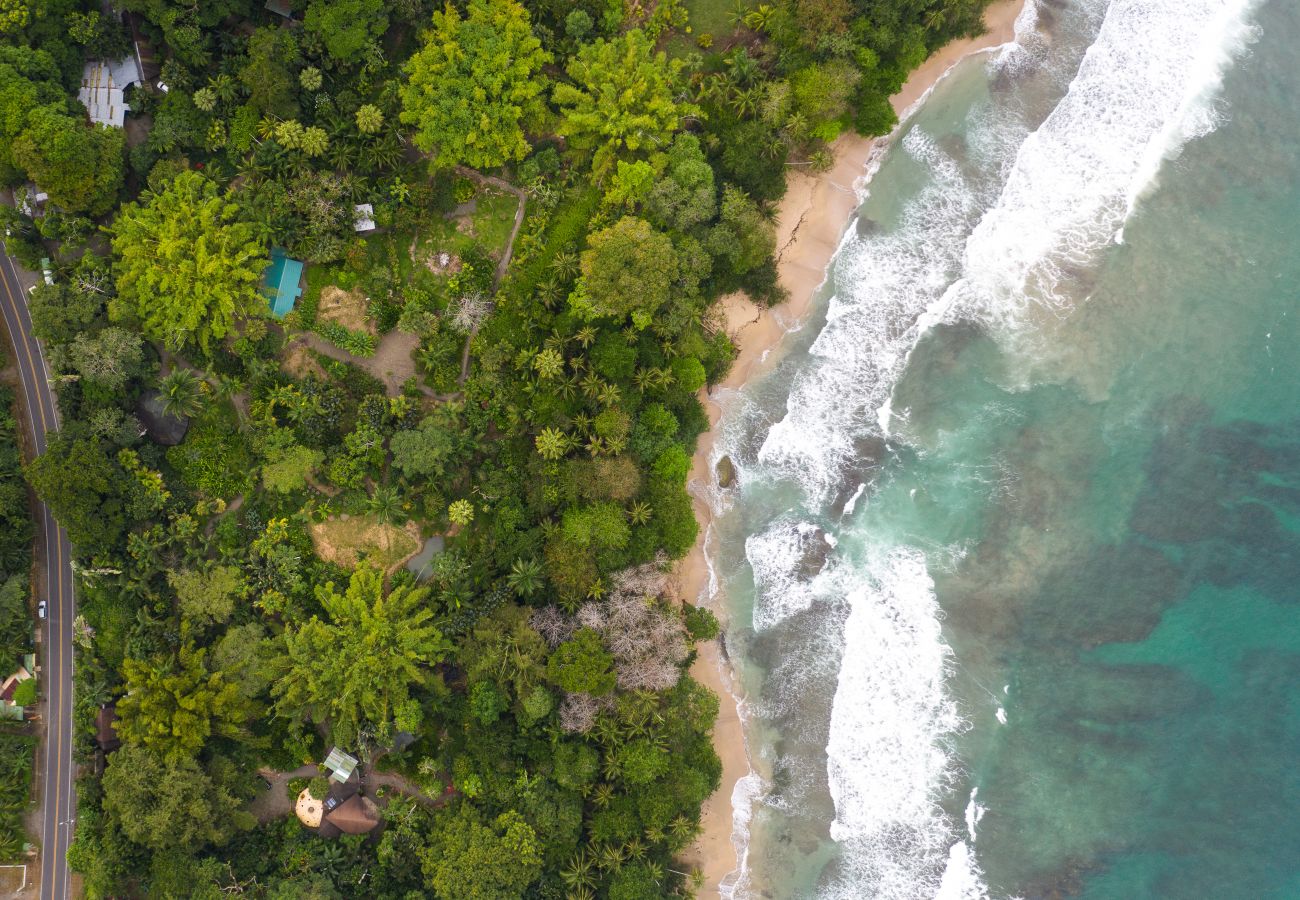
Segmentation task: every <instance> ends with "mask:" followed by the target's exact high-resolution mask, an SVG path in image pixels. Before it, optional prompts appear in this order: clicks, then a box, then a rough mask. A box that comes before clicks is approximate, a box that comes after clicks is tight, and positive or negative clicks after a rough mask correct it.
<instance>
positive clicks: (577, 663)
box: [546, 628, 615, 697]
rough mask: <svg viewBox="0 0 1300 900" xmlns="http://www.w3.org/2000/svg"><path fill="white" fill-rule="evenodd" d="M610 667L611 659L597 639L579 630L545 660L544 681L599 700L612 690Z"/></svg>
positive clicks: (612, 672)
mask: <svg viewBox="0 0 1300 900" xmlns="http://www.w3.org/2000/svg"><path fill="white" fill-rule="evenodd" d="M613 666H614V657H612V656H610V655H609V653H608V652H607V651H606V650H605V648H604V646H602V645H601V643H600V635H598V634H596V632H594V631H592V630H591V629H590V628H580V629H578V631H577V632H576V633H575V634H574V635H573V637H572V638H571V639H570V640H567V641H565V642H564V643H563V644H560V646H559V647H557V648H555V651H554V652H553V653H552V654H551V656H550V658H549V659H547V661H546V677H547V679H548V680H549V681H550V682H551V683H552V684H554V685H555V686H556V687H558V688H560V690H563V691H567V692H569V693H571V694H577V693H583V694H592V695H593V696H597V697H599V696H602V695H604V694H608V693H609V692H610V691H612V690H614V679H615V675H614V671H613Z"/></svg>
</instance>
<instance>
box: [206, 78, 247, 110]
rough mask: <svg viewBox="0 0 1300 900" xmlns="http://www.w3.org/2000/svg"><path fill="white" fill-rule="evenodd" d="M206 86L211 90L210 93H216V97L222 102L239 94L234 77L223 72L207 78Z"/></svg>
mask: <svg viewBox="0 0 1300 900" xmlns="http://www.w3.org/2000/svg"><path fill="white" fill-rule="evenodd" d="M208 87H209V88H210V89H211V90H212V93H214V94H216V95H217V99H218V100H220V101H222V102H223V103H229V102H230V101H232V100H234V99H235V98H236V97H238V96H239V85H237V84H236V83H235V79H234V78H232V77H231V76H230V75H228V74H226V73H225V72H222V73H221V74H220V75H214V76H213V77H212V78H210V79H208Z"/></svg>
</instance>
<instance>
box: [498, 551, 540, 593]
mask: <svg viewBox="0 0 1300 900" xmlns="http://www.w3.org/2000/svg"><path fill="white" fill-rule="evenodd" d="M506 585H507V586H508V587H509V588H510V590H512V591H514V592H515V596H517V597H531V596H532V595H533V594H535V593H537V592H538V591H539V590H541V587H542V564H541V563H540V562H539V561H537V560H536V559H517V560H515V561H514V562H513V563H511V565H510V574H509V575H507V576H506Z"/></svg>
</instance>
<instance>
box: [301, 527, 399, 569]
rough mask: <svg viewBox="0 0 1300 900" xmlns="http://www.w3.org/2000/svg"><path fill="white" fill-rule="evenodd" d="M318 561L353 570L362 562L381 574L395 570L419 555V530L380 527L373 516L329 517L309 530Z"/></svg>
mask: <svg viewBox="0 0 1300 900" xmlns="http://www.w3.org/2000/svg"><path fill="white" fill-rule="evenodd" d="M308 530H309V531H310V532H311V540H312V543H313V544H314V545H315V546H316V553H317V555H319V556H320V558H321V559H323V560H326V561H327V562H332V563H335V564H337V565H340V566H343V567H345V568H349V569H350V568H353V567H354V566H356V564H357V563H358V562H360V561H361V560H362V558H365V559H367V560H369V561H370V562H373V563H374V564H375V565H377V566H379V567H380V568H382V569H383V570H384V571H386V572H387V571H390V570H392V569H396V568H397V567H398V566H400V565H401V564H402V563H404V562H405V561H406V560H407V559H409V558H410V557H411V556H413V555H415V553H416V552H418V551H419V549H420V545H421V541H420V529H419V527H418V526H416V525H415V524H414V523H407V525H406V527H404V528H398V527H397V526H396V525H385V524H382V523H381V522H380V521H379V520H378V519H376V518H375V517H374V516H347V515H346V514H344V515H339V516H331V517H330V518H328V519H326V520H325V521H324V522H316V523H313V524H312V525H311V526H310V527H309V529H308Z"/></svg>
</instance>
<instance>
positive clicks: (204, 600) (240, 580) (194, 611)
mask: <svg viewBox="0 0 1300 900" xmlns="http://www.w3.org/2000/svg"><path fill="white" fill-rule="evenodd" d="M167 582H168V584H170V585H171V587H172V590H173V591H175V592H176V602H177V605H178V606H179V607H180V611H181V616H182V617H184V618H185V619H187V620H189V621H190V622H193V623H195V624H198V625H207V624H211V623H214V622H225V621H227V620H228V619H229V618H230V617H231V616H232V615H234V613H235V606H236V604H237V603H238V601H240V600H243V599H244V598H245V597H247V596H248V582H247V581H246V580H245V579H244V576H243V574H242V573H241V572H240V571H239V569H238V568H236V567H235V566H227V565H218V566H213V567H212V568H210V569H207V570H205V571H200V570H198V569H188V570H186V571H183V572H168V573H167Z"/></svg>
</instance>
